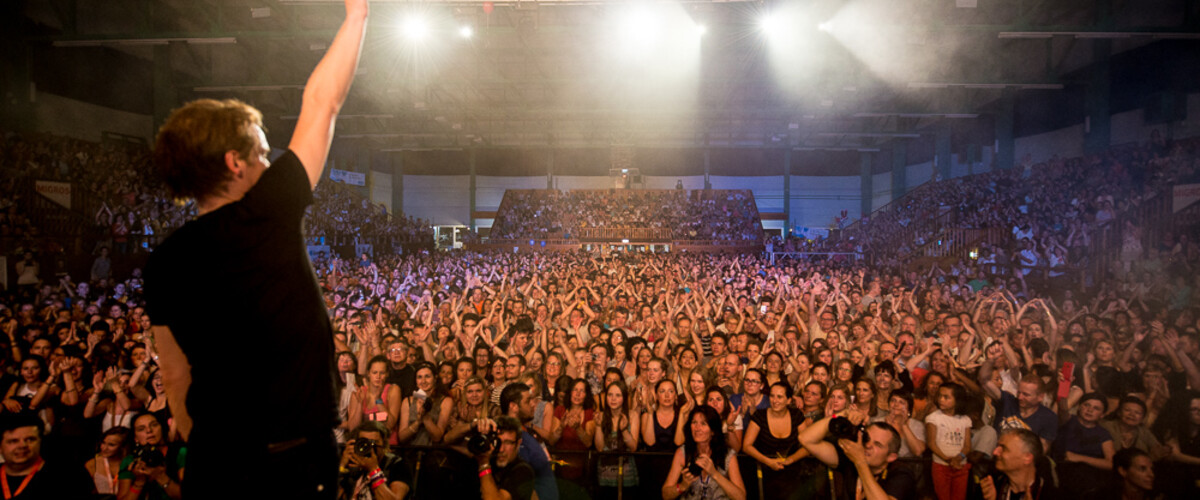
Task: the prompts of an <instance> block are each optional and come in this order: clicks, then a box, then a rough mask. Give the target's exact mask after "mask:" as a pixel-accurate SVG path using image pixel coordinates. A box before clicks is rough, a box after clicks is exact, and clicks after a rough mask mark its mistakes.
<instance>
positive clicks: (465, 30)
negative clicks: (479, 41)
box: [458, 26, 475, 38]
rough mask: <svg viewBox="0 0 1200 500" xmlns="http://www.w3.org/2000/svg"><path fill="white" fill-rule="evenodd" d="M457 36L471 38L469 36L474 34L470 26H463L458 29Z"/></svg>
mask: <svg viewBox="0 0 1200 500" xmlns="http://www.w3.org/2000/svg"><path fill="white" fill-rule="evenodd" d="M458 36H461V37H463V38H471V37H473V36H475V30H474V29H471V27H470V26H463V27H461V28H459V29H458Z"/></svg>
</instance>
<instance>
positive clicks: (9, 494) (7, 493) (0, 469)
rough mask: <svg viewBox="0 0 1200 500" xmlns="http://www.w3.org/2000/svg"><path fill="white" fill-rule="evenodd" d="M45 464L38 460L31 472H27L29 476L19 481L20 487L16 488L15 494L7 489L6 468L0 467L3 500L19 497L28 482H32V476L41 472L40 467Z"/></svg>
mask: <svg viewBox="0 0 1200 500" xmlns="http://www.w3.org/2000/svg"><path fill="white" fill-rule="evenodd" d="M45 463H46V462H44V461H42V459H41V458H39V459H38V461H37V463H36V464H34V466H33V470H32V471H29V475H27V476H25V480H24V481H21V485H20V486H18V487H17V492H16V493H15V494H14V493H13V492H11V491H9V489H8V467H5V466H0V485H2V486H3V488H4V500H9V499H11V498H12V497H14V496H17V495H20V494H21V492H22V491H25V487H26V486H29V482H30V481H33V476H35V475H37V473H38V471H39V470H42V465H43V464H45Z"/></svg>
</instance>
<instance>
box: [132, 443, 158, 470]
mask: <svg viewBox="0 0 1200 500" xmlns="http://www.w3.org/2000/svg"><path fill="white" fill-rule="evenodd" d="M133 459H134V460H141V461H142V463H143V464H145V465H146V467H150V468H154V467H159V466H161V465H163V463H164V462H165V460H164V459H163V454H162V452H161V451H159V450H158V445H153V444H142V445H138V446H135V447H134V448H133Z"/></svg>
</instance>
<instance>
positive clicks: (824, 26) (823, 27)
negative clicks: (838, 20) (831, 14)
mask: <svg viewBox="0 0 1200 500" xmlns="http://www.w3.org/2000/svg"><path fill="white" fill-rule="evenodd" d="M817 29H818V30H820V31H824V32H826V33H829V32H830V31H833V21H825V22H823V23H821V24H818V25H817Z"/></svg>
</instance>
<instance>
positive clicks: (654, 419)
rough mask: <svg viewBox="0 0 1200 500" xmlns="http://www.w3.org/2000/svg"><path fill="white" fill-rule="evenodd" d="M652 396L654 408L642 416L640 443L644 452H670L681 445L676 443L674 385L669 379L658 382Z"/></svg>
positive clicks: (677, 407) (677, 419)
mask: <svg viewBox="0 0 1200 500" xmlns="http://www.w3.org/2000/svg"><path fill="white" fill-rule="evenodd" d="M654 394H655V397H656V400H655V402H656V403H657V404H656V405H655V408H653V409H651V410H650V411H647V412H646V413H644V414H642V442H643V443H645V445H646V451H671V450H674V449H675V447H676V446H679V445H680V444H681V443H678V442H676V437H677V436H678V432H677V428H678V426H679V398H678V395H677V392H676V391H675V383H674V382H672V381H671V380H670V379H663V380H659V381H658V384H656V385H655V386H654Z"/></svg>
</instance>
